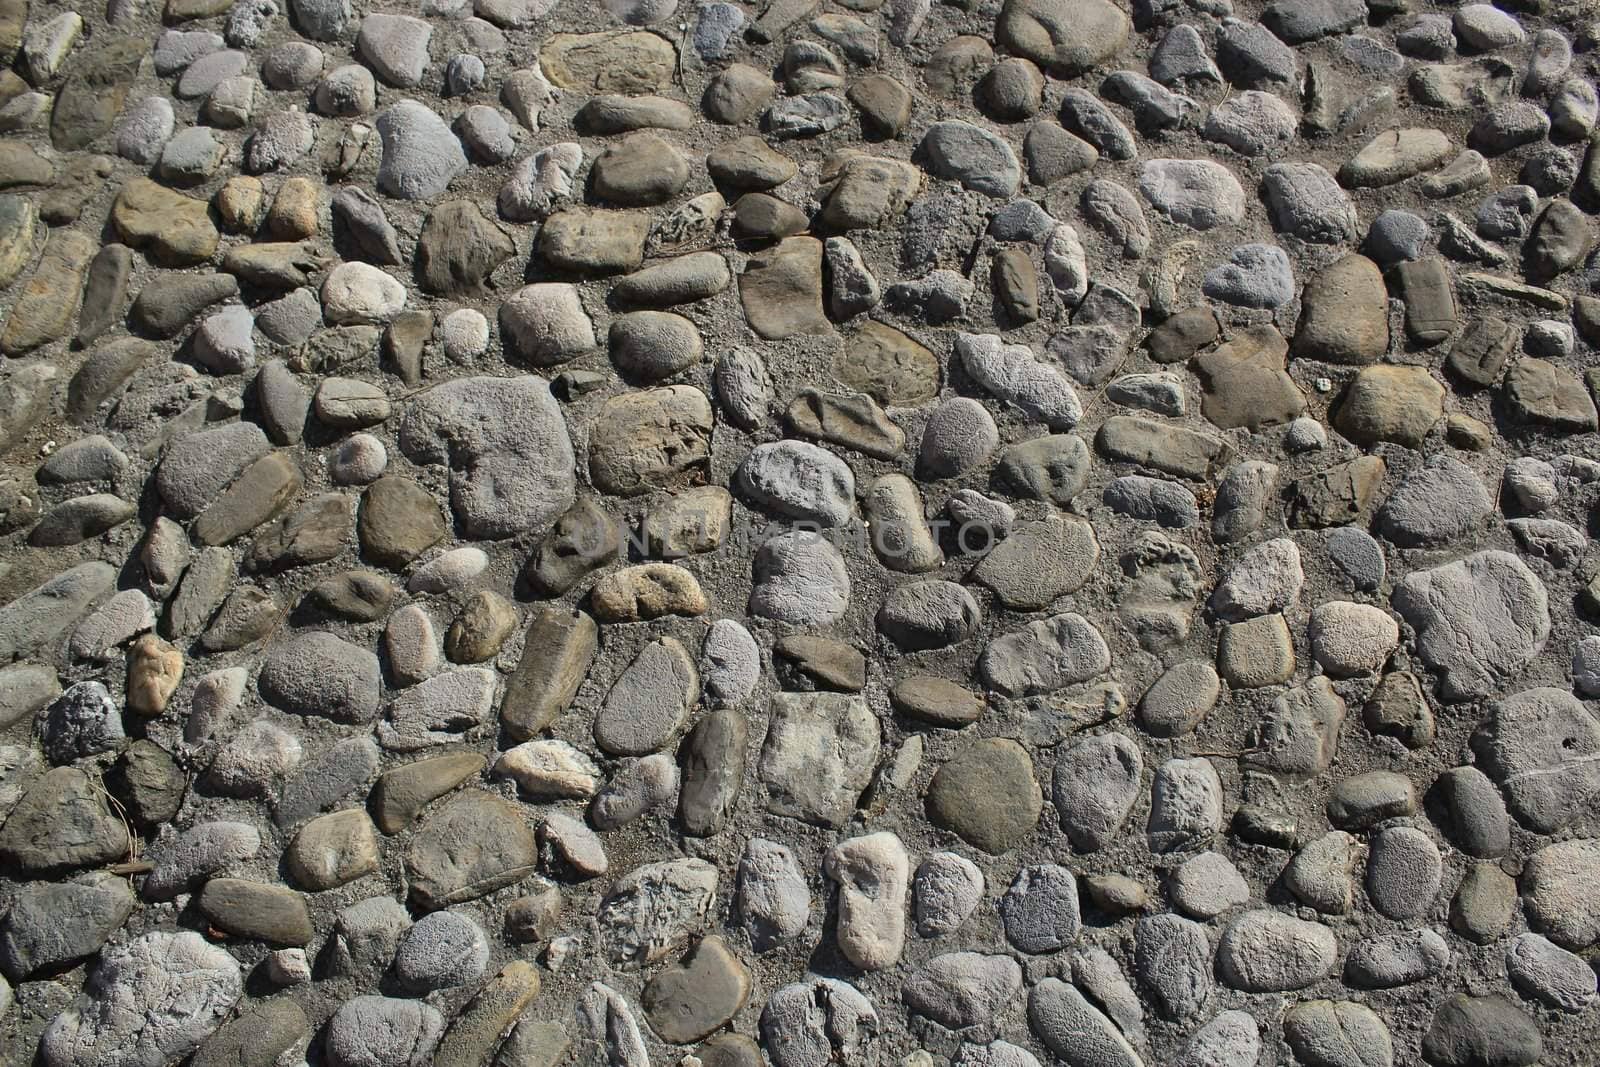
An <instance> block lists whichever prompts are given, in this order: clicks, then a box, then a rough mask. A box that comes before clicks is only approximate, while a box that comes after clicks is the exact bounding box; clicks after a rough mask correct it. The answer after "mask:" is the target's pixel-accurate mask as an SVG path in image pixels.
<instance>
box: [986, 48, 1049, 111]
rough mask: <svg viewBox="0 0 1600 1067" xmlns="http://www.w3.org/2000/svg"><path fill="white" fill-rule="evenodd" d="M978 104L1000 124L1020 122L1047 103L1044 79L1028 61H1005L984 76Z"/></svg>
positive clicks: (1017, 59)
mask: <svg viewBox="0 0 1600 1067" xmlns="http://www.w3.org/2000/svg"><path fill="white" fill-rule="evenodd" d="M979 102H980V103H981V104H982V105H983V106H984V110H985V111H986V112H987V113H988V114H989V115H991V116H993V117H994V118H996V119H998V120H999V121H1001V122H1021V121H1022V120H1023V119H1026V118H1030V117H1031V116H1033V115H1034V114H1036V113H1037V112H1038V110H1039V107H1040V105H1041V104H1042V103H1043V102H1044V76H1043V75H1041V74H1040V73H1039V68H1038V67H1036V66H1034V65H1033V64H1032V63H1031V62H1029V61H1028V60H1026V59H1020V58H1011V59H1003V60H1001V61H1000V62H999V63H996V64H995V65H994V66H993V67H991V68H990V69H989V72H988V73H987V74H985V75H984V78H983V82H982V83H981V84H980V86H979Z"/></svg>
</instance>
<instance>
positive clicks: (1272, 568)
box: [1210, 537, 1305, 622]
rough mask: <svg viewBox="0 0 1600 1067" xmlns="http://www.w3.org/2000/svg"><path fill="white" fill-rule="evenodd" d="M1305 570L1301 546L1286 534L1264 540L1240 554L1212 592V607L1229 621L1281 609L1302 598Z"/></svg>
mask: <svg viewBox="0 0 1600 1067" xmlns="http://www.w3.org/2000/svg"><path fill="white" fill-rule="evenodd" d="M1304 582H1305V573H1304V572H1303V571H1302V570H1301V566H1300V548H1299V546H1298V545H1296V544H1295V543H1294V541H1292V540H1290V539H1289V538H1287V537H1280V538H1276V539H1274V540H1271V541H1266V542H1263V543H1262V544H1259V545H1257V546H1256V547H1254V548H1252V549H1251V550H1250V551H1248V552H1246V553H1245V554H1244V555H1243V556H1241V557H1240V559H1239V562H1237V563H1235V564H1234V565H1233V568H1232V569H1231V570H1229V572H1228V576H1227V577H1226V578H1224V579H1223V580H1222V581H1221V582H1219V583H1217V587H1216V588H1215V589H1214V590H1213V591H1212V593H1211V600H1210V606H1211V610H1212V611H1213V612H1215V613H1216V614H1217V616H1218V617H1219V618H1222V619H1226V620H1228V621H1229V622H1242V621H1243V620H1245V619H1248V618H1252V617H1254V616H1257V615H1267V614H1270V613H1272V612H1281V611H1283V610H1285V609H1286V608H1289V607H1291V606H1293V605H1294V604H1295V603H1296V602H1297V601H1298V600H1299V597H1300V587H1301V585H1302V584H1304Z"/></svg>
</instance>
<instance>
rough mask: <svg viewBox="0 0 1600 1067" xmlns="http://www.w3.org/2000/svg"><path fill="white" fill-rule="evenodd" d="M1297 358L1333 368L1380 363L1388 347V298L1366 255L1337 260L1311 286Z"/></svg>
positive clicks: (1304, 305)
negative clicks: (1343, 365)
mask: <svg viewBox="0 0 1600 1067" xmlns="http://www.w3.org/2000/svg"><path fill="white" fill-rule="evenodd" d="M1301 303H1302V311H1301V317H1300V323H1299V326H1298V328H1297V329H1296V331H1295V337H1294V353H1295V355H1297V356H1303V357H1306V358H1310V359H1321V360H1326V361H1328V362H1330V363H1341V364H1347V365H1350V364H1368V363H1375V362H1377V361H1378V360H1379V359H1380V358H1382V356H1383V354H1384V353H1385V352H1386V351H1388V348H1389V294H1388V291H1387V290H1386V289H1385V287H1384V282H1383V275H1382V273H1381V272H1380V271H1379V270H1378V265H1377V264H1376V263H1374V262H1372V260H1370V259H1367V258H1366V257H1365V256H1359V255H1348V256H1345V257H1344V258H1342V259H1338V260H1335V261H1334V262H1333V263H1332V264H1331V265H1329V266H1327V267H1325V268H1323V270H1322V271H1321V272H1320V273H1318V274H1317V276H1316V277H1315V278H1313V279H1312V280H1311V281H1310V283H1309V284H1307V285H1306V287H1305V291H1304V292H1303V293H1302V295H1301Z"/></svg>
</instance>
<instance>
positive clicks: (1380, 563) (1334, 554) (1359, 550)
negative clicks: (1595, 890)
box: [1327, 526, 1387, 592]
mask: <svg viewBox="0 0 1600 1067" xmlns="http://www.w3.org/2000/svg"><path fill="white" fill-rule="evenodd" d="M1327 547H1328V558H1329V559H1330V560H1331V561H1332V562H1333V564H1334V565H1335V566H1336V567H1338V568H1339V570H1340V571H1342V572H1343V573H1344V576H1345V577H1346V578H1348V579H1349V580H1350V582H1351V584H1353V585H1354V586H1355V587H1356V588H1357V589H1359V590H1362V591H1363V592H1374V591H1376V590H1377V589H1378V587H1379V586H1381V585H1382V584H1383V579H1384V575H1385V574H1386V573H1387V565H1386V564H1385V562H1384V558H1383V547H1382V546H1381V545H1379V544H1378V542H1377V541H1376V540H1375V539H1374V538H1373V537H1372V535H1371V534H1369V533H1367V532H1366V531H1365V530H1363V529H1361V528H1360V527H1356V526H1340V527H1338V528H1337V529H1335V530H1332V531H1330V532H1329V533H1328V542H1327Z"/></svg>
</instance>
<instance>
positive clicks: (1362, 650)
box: [1306, 600, 1400, 678]
mask: <svg viewBox="0 0 1600 1067" xmlns="http://www.w3.org/2000/svg"><path fill="white" fill-rule="evenodd" d="M1306 637H1307V640H1308V641H1309V642H1310V644H1311V658H1312V659H1313V660H1315V661H1316V662H1317V664H1318V665H1320V666H1321V667H1322V669H1323V670H1324V671H1326V672H1327V673H1328V674H1329V675H1332V676H1333V677H1335V678H1348V677H1351V676H1354V675H1359V674H1372V673H1375V672H1377V671H1379V670H1382V668H1383V666H1384V664H1385V663H1386V662H1388V659H1389V656H1390V655H1391V654H1392V653H1393V652H1394V650H1395V649H1396V648H1398V647H1399V645H1400V627H1399V625H1398V624H1397V623H1396V622H1395V621H1394V619H1393V618H1391V617H1390V616H1389V614H1388V613H1387V612H1385V611H1384V610H1383V609H1381V608H1376V607H1373V606H1372V605H1370V604H1355V603H1351V602H1349V601H1345V600H1330V601H1327V602H1325V603H1322V604H1318V605H1317V606H1316V607H1315V608H1313V609H1312V611H1311V623H1310V625H1309V626H1308V627H1307V631H1306Z"/></svg>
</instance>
